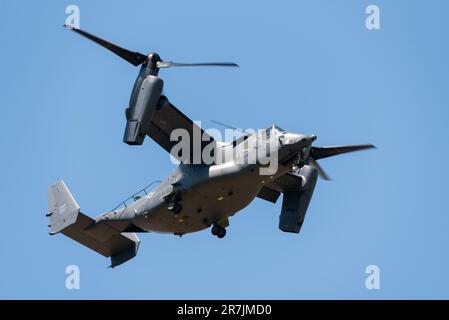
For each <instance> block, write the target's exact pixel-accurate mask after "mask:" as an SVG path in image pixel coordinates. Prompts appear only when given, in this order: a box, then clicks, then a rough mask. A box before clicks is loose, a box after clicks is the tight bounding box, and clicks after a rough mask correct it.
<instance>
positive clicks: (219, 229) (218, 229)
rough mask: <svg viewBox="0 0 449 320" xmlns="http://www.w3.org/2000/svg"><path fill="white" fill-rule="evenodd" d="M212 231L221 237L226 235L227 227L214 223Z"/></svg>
mask: <svg viewBox="0 0 449 320" xmlns="http://www.w3.org/2000/svg"><path fill="white" fill-rule="evenodd" d="M211 232H212V234H213V235H214V236H217V237H218V238H220V239H221V238H223V237H224V236H225V235H226V229H225V228H223V227H220V226H219V225H214V226H213V227H212V230H211Z"/></svg>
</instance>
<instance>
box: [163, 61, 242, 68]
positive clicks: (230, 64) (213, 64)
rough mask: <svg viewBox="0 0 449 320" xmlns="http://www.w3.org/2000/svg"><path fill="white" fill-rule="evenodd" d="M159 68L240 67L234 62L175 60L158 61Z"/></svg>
mask: <svg viewBox="0 0 449 320" xmlns="http://www.w3.org/2000/svg"><path fill="white" fill-rule="evenodd" d="M156 67H158V68H171V67H237V68H238V67H239V65H238V64H237V63H233V62H203V63H179V62H173V61H158V62H157V64H156Z"/></svg>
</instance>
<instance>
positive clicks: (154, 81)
mask: <svg viewBox="0 0 449 320" xmlns="http://www.w3.org/2000/svg"><path fill="white" fill-rule="evenodd" d="M163 87H164V81H163V80H162V79H161V78H159V77H157V76H153V75H149V76H147V77H146V78H145V79H144V80H143V81H142V84H141V86H140V89H139V90H138V91H136V92H133V95H137V97H131V101H135V103H133V105H131V106H130V107H129V108H127V109H126V120H127V121H126V128H125V134H124V136H123V142H125V143H127V144H129V145H141V144H142V143H143V140H144V139H145V135H146V133H147V131H148V129H149V126H150V121H151V117H152V116H153V112H154V111H155V109H156V107H157V104H158V102H159V99H160V97H161V94H162V89H163Z"/></svg>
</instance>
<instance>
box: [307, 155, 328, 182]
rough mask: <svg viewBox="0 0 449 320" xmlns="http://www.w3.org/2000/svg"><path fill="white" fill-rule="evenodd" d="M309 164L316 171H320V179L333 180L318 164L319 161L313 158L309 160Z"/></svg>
mask: <svg viewBox="0 0 449 320" xmlns="http://www.w3.org/2000/svg"><path fill="white" fill-rule="evenodd" d="M309 164H310V165H311V166H312V167H314V168H315V169H317V170H318V174H319V175H320V177H321V178H322V179H324V180H326V181H330V180H332V179H331V178H330V177H329V175H328V174H327V173H326V171H324V169H323V168H322V167H321V166H320V164H319V163H318V161H316V160H315V159H313V158H310V159H309Z"/></svg>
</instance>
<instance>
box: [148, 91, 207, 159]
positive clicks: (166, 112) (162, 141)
mask: <svg viewBox="0 0 449 320" xmlns="http://www.w3.org/2000/svg"><path fill="white" fill-rule="evenodd" d="M161 100H162V101H161V103H160V104H159V107H158V108H157V109H156V110H155V111H154V113H153V115H152V117H151V124H150V128H149V130H148V132H147V135H148V136H149V137H150V138H151V139H153V140H154V141H156V142H157V143H158V144H159V145H160V146H161V147H162V148H164V149H165V150H166V151H168V152H169V153H171V154H172V156H174V157H175V158H176V159H178V160H179V161H181V162H182V163H203V160H202V157H201V155H202V152H203V150H204V148H205V147H206V146H207V145H209V144H210V143H212V142H214V139H213V138H212V137H211V136H209V135H208V134H207V133H206V132H205V131H204V130H203V129H201V128H200V127H199V126H197V125H196V124H195V123H194V122H193V121H192V120H190V119H189V118H188V117H187V116H186V115H185V114H183V113H182V112H181V111H179V110H178V109H177V108H176V107H175V106H174V105H172V104H171V103H170V102H169V101H168V99H167V98H166V97H164V96H161ZM176 129H184V130H186V132H187V133H188V134H189V137H190V139H189V140H190V141H189V144H188V148H187V149H188V150H187V151H186V152H183V153H184V154H182V153H178V152H172V151H173V147H174V146H175V145H176V144H177V143H178V142H179V141H180V139H178V140H176V141H172V140H171V139H170V135H171V134H172V132H173V131H174V130H176ZM182 151H184V150H182Z"/></svg>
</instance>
